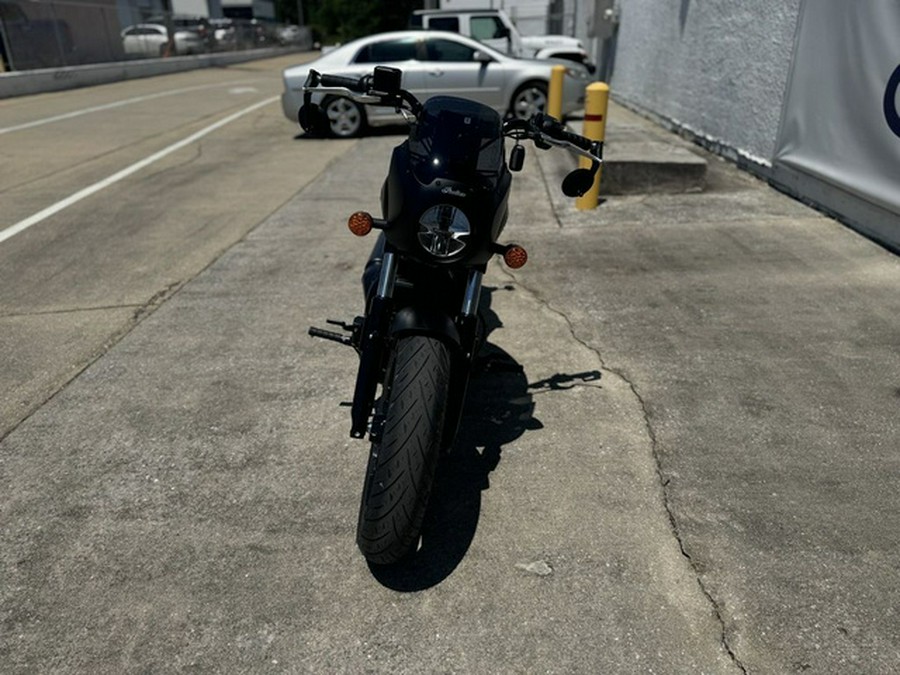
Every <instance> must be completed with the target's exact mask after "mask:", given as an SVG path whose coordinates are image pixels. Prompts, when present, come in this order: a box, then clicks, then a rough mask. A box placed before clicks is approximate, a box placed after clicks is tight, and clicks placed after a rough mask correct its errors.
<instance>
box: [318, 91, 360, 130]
mask: <svg viewBox="0 0 900 675" xmlns="http://www.w3.org/2000/svg"><path fill="white" fill-rule="evenodd" d="M322 110H323V111H325V119H326V120H327V121H328V132H329V133H330V134H331V135H332V136H336V137H337V138H352V137H353V136H358V135H359V134H361V133H362V130H363V129H364V128H365V126H366V111H365V110H363V108H362V106H360V105H358V104H357V103H355V102H354V101H351V100H350V99H349V98H342V97H340V96H335V97H329V98H327V99H325V101H324V102H323V104H322Z"/></svg>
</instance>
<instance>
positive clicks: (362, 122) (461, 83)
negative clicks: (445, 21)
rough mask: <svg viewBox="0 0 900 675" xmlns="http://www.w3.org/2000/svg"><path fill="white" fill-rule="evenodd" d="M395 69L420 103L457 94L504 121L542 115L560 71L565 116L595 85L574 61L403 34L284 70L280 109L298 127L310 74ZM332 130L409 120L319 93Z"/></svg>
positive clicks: (347, 132)
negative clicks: (380, 67)
mask: <svg viewBox="0 0 900 675" xmlns="http://www.w3.org/2000/svg"><path fill="white" fill-rule="evenodd" d="M383 64H390V65H391V66H394V67H396V68H399V69H400V70H401V71H403V85H402V86H403V88H404V89H407V90H409V91H411V92H412V93H413V94H415V96H416V97H417V98H418V99H419V100H420V101H425V100H426V99H428V98H430V97H432V96H439V95H450V96H460V97H463V98H468V99H472V100H475V101H480V102H481V103H484V104H486V105H488V106H490V107H492V108H494V109H495V110H496V111H497V112H499V113H500V114H501V115H507V114H509V115H513V116H516V117H523V118H526V117H530V116H531V115H532V114H533V113H535V112H537V111H538V110H543V109H544V107H545V105H546V103H547V89H548V85H549V82H550V73H551V71H552V68H553V66H554V65H562V66H565V68H566V74H565V78H564V82H563V103H562V111H563V115H565V114H567V113H571V112H573V111H575V110H578V109H579V108H581V107H582V105H583V103H584V89H585V87H586V86H587V85H588V84H589V83H590V75H589V73H588V71H587V69H586V68H584V67H583V66H581V65H580V64H575V63H572V62H571V61H560V62H554V61H549V60H541V61H533V60H527V59H515V58H511V57H509V56H506V55H505V54H501V53H500V52H498V51H495V50H494V49H491V48H490V47H488V46H486V45H484V44H482V43H480V42H477V41H475V40H470V39H469V38H467V37H464V36H462V35H458V34H456V33H445V32H440V31H399V32H394V33H382V34H380V35H373V36H370V37H365V38H361V39H359V40H354V41H353V42H348V43H347V44H345V45H342V46H341V47H338V48H336V49H333V50H331V51H329V52H328V53H326V54H323V55H322V56H321V57H320V58H318V59H316V60H315V61H312V62H310V63H304V64H303V65H301V66H295V67H293V68H288V69H286V70H285V71H284V93H283V94H282V96H281V104H282V108H283V109H284V114H285V116H286V117H287V118H288V119H290V120H293V121H296V120H297V111H298V110H299V109H300V106H301V105H303V83H304V82H305V81H306V76H307V74H308V73H309V71H310V69H315V70H317V71H319V72H320V73H328V74H330V75H344V76H347V77H361V76H362V75H365V74H367V73H371V72H372V70H373V69H374V68H375V66H377V65H383ZM313 101H314V102H315V103H318V104H319V105H321V106H322V108H323V109H324V111H325V114H326V115H327V118H328V126H329V131H330V132H331V134H332V135H334V136H338V137H344V138H346V137H350V136H356V135H358V134H360V133H361V132H362V131H363V130H364V129H365V128H366V126H367V125H372V126H376V125H382V124H394V123H396V122H398V121H401V120H402V117H401V116H400V115H398V114H397V113H396V112H395V111H394V110H391V109H387V108H380V107H373V106H363V105H359V104H357V103H355V102H354V101H351V100H350V99H348V98H342V97H339V96H328V95H324V96H323V95H321V94H318V95H316V96H314V97H313Z"/></svg>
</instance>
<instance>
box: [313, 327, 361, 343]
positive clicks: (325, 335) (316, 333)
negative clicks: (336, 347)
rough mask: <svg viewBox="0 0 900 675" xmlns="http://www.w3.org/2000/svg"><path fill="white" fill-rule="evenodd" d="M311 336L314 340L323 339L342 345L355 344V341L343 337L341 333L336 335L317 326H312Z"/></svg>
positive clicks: (346, 336) (348, 337)
mask: <svg viewBox="0 0 900 675" xmlns="http://www.w3.org/2000/svg"><path fill="white" fill-rule="evenodd" d="M309 334H310V335H311V336H313V337H314V338H322V339H323V340H331V341H332V342H340V343H341V344H342V345H349V344H353V341H352V340H351V339H350V336H349V335H343V334H341V333H335V332H334V331H332V330H323V329H322V328H316V327H315V326H310V328H309Z"/></svg>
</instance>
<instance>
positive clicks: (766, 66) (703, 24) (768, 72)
mask: <svg viewBox="0 0 900 675" xmlns="http://www.w3.org/2000/svg"><path fill="white" fill-rule="evenodd" d="M800 2H801V0H742V2H734V0H668V1H666V2H660V0H620V4H619V8H620V15H619V16H620V24H619V29H618V36H617V39H616V43H617V44H616V50H615V62H614V69H613V72H612V78H611V87H612V91H613V94H614V95H615V96H618V97H619V98H620V99H621V100H623V101H625V102H626V103H631V104H633V105H635V106H636V107H639V108H642V109H644V110H647V111H649V112H652V113H654V114H655V115H658V116H660V117H662V118H664V119H667V120H670V121H671V122H673V123H674V124H676V125H677V126H679V127H682V128H686V129H687V130H689V131H690V132H692V133H694V134H696V135H698V136H700V137H703V138H707V139H709V140H710V141H711V142H712V143H714V144H721V145H722V146H724V147H725V148H731V149H733V151H734V152H735V153H737V154H739V155H743V156H745V157H749V158H750V159H752V160H754V161H755V162H757V163H760V164H762V165H764V166H765V165H768V164H769V163H770V162H771V159H772V157H773V154H774V151H775V143H776V138H777V135H778V127H779V123H780V119H781V111H782V104H783V100H784V95H785V86H786V82H787V78H788V73H789V70H790V64H791V55H792V51H793V46H794V36H795V32H796V26H797V19H798V15H799V10H800ZM726 154H728V153H727V152H726Z"/></svg>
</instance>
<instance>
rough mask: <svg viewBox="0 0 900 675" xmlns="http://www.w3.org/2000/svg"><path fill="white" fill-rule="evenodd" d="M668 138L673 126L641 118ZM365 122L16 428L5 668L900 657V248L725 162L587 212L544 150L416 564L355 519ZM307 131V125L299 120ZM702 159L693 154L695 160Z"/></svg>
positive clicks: (493, 275) (871, 666) (756, 663)
mask: <svg viewBox="0 0 900 675" xmlns="http://www.w3.org/2000/svg"><path fill="white" fill-rule="evenodd" d="M648 133H649V132H648ZM399 140H400V139H399V137H391V136H374V137H370V138H366V139H362V140H360V141H358V142H356V143H355V144H353V145H352V147H350V148H349V149H348V150H347V152H346V153H345V154H343V155H342V156H340V157H339V158H337V159H335V160H334V162H333V163H332V164H331V165H329V167H328V168H327V169H326V170H325V171H324V172H323V173H322V174H321V175H320V176H319V178H318V179H317V180H315V181H314V182H312V183H311V184H309V185H308V186H307V187H306V188H304V189H303V190H301V191H300V192H299V193H298V194H297V195H296V196H295V197H294V199H292V200H291V201H290V202H288V203H287V204H286V205H285V206H284V207H283V208H282V209H280V210H279V211H277V212H276V213H275V214H273V215H272V216H271V217H269V218H268V219H266V220H265V221H264V222H262V223H261V224H260V225H259V226H258V227H257V228H255V229H254V230H253V232H252V233H251V234H249V235H248V236H246V237H245V238H244V239H243V240H241V241H240V242H239V243H237V244H236V245H235V246H233V247H232V248H231V249H230V250H229V251H228V252H227V253H225V254H224V255H223V256H222V257H221V258H220V259H219V260H217V261H216V262H215V263H214V264H212V265H211V266H210V267H209V268H207V269H206V270H205V271H203V272H202V273H201V274H200V275H199V276H197V277H196V278H195V279H194V280H193V281H190V282H188V283H186V284H185V285H184V286H182V287H181V289H180V290H178V291H177V292H176V293H175V294H174V295H173V296H172V297H170V298H169V299H168V300H167V301H166V302H165V303H164V304H162V306H161V307H159V308H158V309H157V310H156V311H155V312H153V314H152V315H150V316H148V317H147V318H145V319H144V320H143V321H141V322H140V323H139V324H137V325H136V326H135V327H134V329H133V330H132V331H131V332H130V333H129V334H128V335H126V336H125V337H124V338H123V339H122V340H121V341H120V342H119V343H118V344H116V345H115V346H114V347H113V348H112V349H110V350H109V352H108V353H107V354H105V355H104V356H103V357H102V358H100V359H99V360H98V361H96V362H95V363H94V364H93V365H91V366H90V367H89V368H88V369H87V370H85V371H84V372H83V373H82V374H81V375H80V376H79V377H78V378H76V379H75V380H74V381H73V382H72V383H71V384H70V385H69V386H67V387H66V388H65V389H64V390H63V391H61V392H60V393H59V394H58V395H57V396H55V397H54V398H53V399H51V400H50V401H49V402H48V403H47V404H45V405H44V406H43V407H42V408H41V409H40V410H38V411H37V412H36V413H35V414H33V415H32V416H31V417H30V418H29V419H27V420H26V421H24V422H23V423H22V424H20V425H19V426H18V427H17V428H16V429H15V431H14V432H13V433H11V434H10V435H9V436H7V437H6V438H5V439H4V440H3V441H2V444H0V461H2V464H0V491H2V494H4V498H3V502H2V505H3V506H2V511H0V514H2V528H0V538H2V539H0V543H2V546H0V551H2V553H0V555H2V565H3V578H4V582H3V585H2V587H0V588H2V596H0V601H2V611H3V616H2V619H3V620H2V630H3V632H2V633H0V638H2V639H0V655H2V657H3V659H4V661H5V663H6V664H7V667H9V668H10V669H11V670H13V671H14V672H18V671H22V672H26V671H43V670H52V669H56V670H62V671H71V672H87V671H96V670H108V671H128V672H131V671H144V670H170V669H171V670H187V669H198V670H204V671H219V672H234V671H248V672H258V671H263V670H266V671H275V672H323V671H326V670H327V671H339V672H360V671H363V670H365V671H376V672H560V673H569V672H585V673H596V672H612V673H620V672H621V673H628V672H672V673H681V672H705V673H730V672H741V671H745V672H761V673H762V672H765V673H770V672H796V671H807V670H809V671H811V672H823V673H826V672H827V673H835V672H891V671H894V670H896V669H897V668H898V667H900V652H898V648H897V645H898V644H900V629H898V623H897V621H896V616H895V612H896V609H895V608H896V607H897V606H900V583H898V578H897V570H898V569H900V547H898V544H900V541H898V528H897V527H896V522H897V519H898V515H900V497H898V495H897V492H896V490H895V487H894V486H895V485H896V482H897V477H898V475H897V474H898V464H897V460H896V453H897V448H898V442H897V441H898V428H897V422H896V419H897V416H896V412H897V406H898V401H900V394H898V391H900V355H898V350H897V346H898V340H897V336H898V334H900V330H898V329H900V311H898V310H900V306H898V305H900V299H898V297H897V294H896V288H897V287H898V282H900V264H898V261H897V259H896V258H895V257H894V256H892V255H891V254H889V253H887V252H886V251H884V250H883V249H880V248H879V247H877V246H875V245H874V244H872V243H870V242H868V241H866V240H864V239H862V238H860V237H859V236H858V235H856V234H854V233H853V232H851V231H849V230H847V229H845V228H844V227H842V226H841V225H839V224H837V223H835V222H834V221H832V220H829V219H827V218H824V217H822V216H820V215H818V214H817V213H815V212H813V211H811V210H809V209H807V208H805V207H803V206H801V205H799V204H797V203H796V202H793V201H791V200H789V199H788V198H786V197H784V196H782V195H780V194H778V193H776V192H774V191H773V190H771V189H770V188H768V187H767V186H766V185H765V184H763V183H761V182H759V181H757V180H755V179H753V178H751V177H749V176H746V175H744V174H740V173H738V172H737V171H736V170H735V169H733V168H732V167H730V166H729V165H727V164H724V163H722V162H720V161H719V160H717V159H715V158H711V157H706V159H707V160H708V167H709V168H708V172H707V177H706V183H707V189H706V191H705V192H702V193H696V192H695V193H689V194H675V195H672V194H668V195H663V194H642V195H631V196H622V197H610V198H609V199H608V201H607V202H606V203H604V205H603V206H602V207H600V209H598V210H597V211H593V212H589V213H585V212H577V211H575V209H574V205H573V204H572V203H571V202H570V201H568V200H566V199H565V198H564V197H562V195H561V193H560V191H559V188H558V180H557V176H556V171H557V168H556V165H553V164H552V163H550V162H548V161H544V160H547V159H548V155H546V154H543V155H541V161H540V162H537V161H535V158H536V151H534V150H532V151H531V152H530V153H529V157H528V159H527V160H526V170H525V171H524V172H523V173H522V174H521V175H520V176H519V177H518V179H517V181H516V182H515V184H514V194H513V198H512V201H511V211H512V216H511V219H510V224H509V225H508V228H507V234H508V239H509V240H515V241H517V242H519V243H521V244H523V245H524V246H525V247H526V248H527V249H528V251H529V254H530V261H529V263H528V265H526V266H525V267H524V268H522V269H521V270H518V271H516V272H515V273H512V272H510V271H508V270H504V269H502V268H501V266H500V265H501V263H499V262H498V263H497V264H495V265H494V266H493V267H492V269H491V271H490V274H489V276H488V278H487V279H488V285H489V287H490V289H489V294H488V297H489V301H490V312H491V315H492V316H491V318H492V324H493V325H494V330H493V331H492V333H491V335H490V338H489V339H490V343H491V345H492V349H494V350H495V351H501V352H505V353H506V354H508V355H509V356H510V357H511V358H512V359H513V360H514V361H516V362H517V363H519V364H520V365H521V366H522V373H493V374H492V373H487V374H485V375H483V376H482V377H481V378H480V379H479V381H478V382H476V384H475V386H474V387H473V396H472V401H471V404H472V405H471V406H470V408H469V411H468V413H467V421H466V431H465V432H464V433H463V435H462V437H461V439H460V442H459V444H458V446H457V456H456V459H455V460H454V461H452V462H450V463H448V465H447V466H446V467H445V468H444V469H443V470H442V473H441V479H440V482H439V485H438V488H437V498H436V500H435V505H434V509H433V511H432V514H431V515H430V521H429V522H430V526H429V529H428V531H427V533H426V537H425V540H424V542H423V549H422V552H421V555H420V557H419V559H418V561H417V562H416V563H415V564H414V565H412V566H410V567H409V568H405V569H402V570H397V571H393V572H390V573H388V572H384V571H378V570H370V569H369V568H368V567H366V566H365V564H364V563H363V561H362V560H361V558H360V556H359V555H358V553H357V551H356V550H355V547H354V544H353V532H354V526H355V518H356V509H357V505H358V497H359V489H360V486H361V483H362V471H363V466H364V463H365V448H364V446H363V444H361V443H358V442H352V441H351V440H350V439H349V437H348V429H349V426H348V413H347V409H346V408H342V407H338V403H339V402H340V401H342V400H347V399H348V398H349V396H350V392H351V387H352V377H353V372H354V366H355V363H356V358H355V356H354V354H353V353H352V351H351V350H347V349H342V348H340V347H338V346H335V345H333V344H330V343H322V342H317V341H312V340H311V339H309V338H308V337H307V336H306V335H305V329H306V326H307V325H309V324H310V323H320V322H321V321H322V320H323V319H324V318H326V317H332V318H350V317H352V315H353V314H354V313H355V312H356V311H357V310H358V307H359V300H360V297H359V296H360V290H359V284H358V275H359V272H360V269H361V265H362V262H363V260H364V258H365V256H366V254H367V251H368V247H369V245H370V243H371V242H369V241H367V240H358V239H355V238H353V237H352V236H351V235H349V234H348V233H347V231H346V228H345V226H344V222H345V220H344V219H345V217H346V215H347V214H348V213H350V212H352V211H355V210H357V209H365V208H368V209H372V210H377V203H378V201H377V197H378V189H379V187H380V181H381V179H382V177H383V173H384V170H385V168H386V165H387V159H388V153H389V150H390V147H391V146H392V145H393V144H394V143H396V142H398V141H399ZM293 142H294V143H295V144H296V149H297V152H298V153H302V152H304V143H309V141H304V140H297V141H293ZM698 152H699V151H698Z"/></svg>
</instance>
